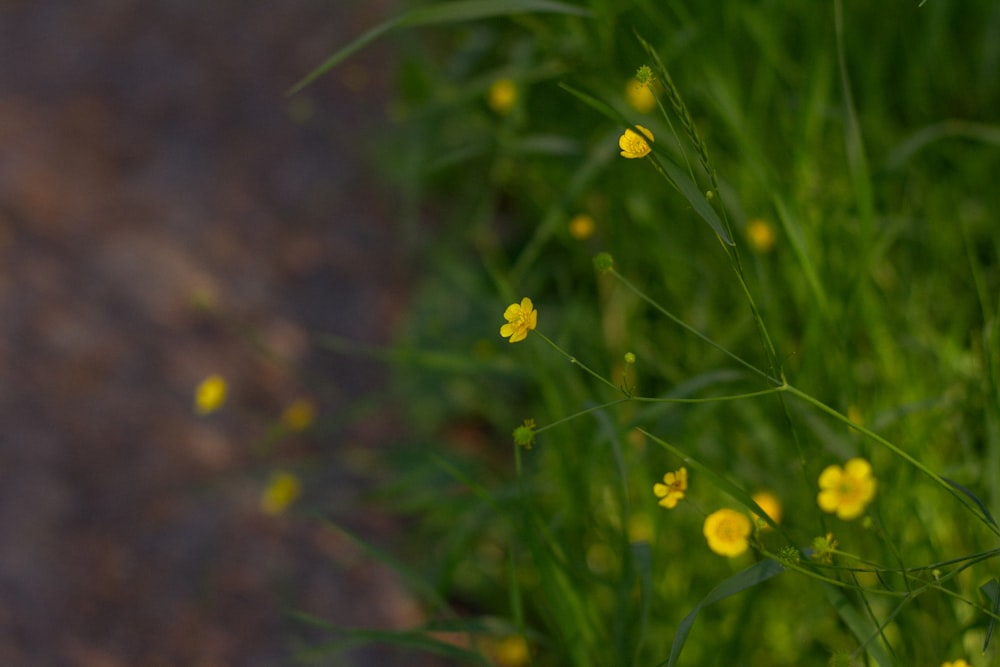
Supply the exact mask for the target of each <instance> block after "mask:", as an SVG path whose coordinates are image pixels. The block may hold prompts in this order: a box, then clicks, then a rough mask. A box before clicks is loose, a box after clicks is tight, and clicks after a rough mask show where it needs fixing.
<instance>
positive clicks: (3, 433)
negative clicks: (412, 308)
mask: <svg viewBox="0 0 1000 667" xmlns="http://www.w3.org/2000/svg"><path fill="white" fill-rule="evenodd" d="M388 5H389V3H387V2H382V1H377V2H372V1H370V0H364V1H353V0H338V1H337V2H332V3H331V2H320V1H311V0H292V1H283V2H262V3H247V2H239V1H235V0H222V1H221V2H211V3H198V2H185V1H183V0H152V1H150V2H143V3H136V2H127V1H124V0H97V1H95V2H87V3H80V2H75V1H72V0H51V1H49V2H44V3H36V2H19V1H17V0H12V1H9V2H4V3H3V5H2V7H0V58H2V61H3V63H4V65H3V67H2V68H0V423H2V429H0V664H3V665H20V666H26V667H31V666H34V665H56V664H61V665H80V666H87V667H90V666H95V667H97V666H100V667H114V666H117V665H191V666H207V665H277V664H287V663H288V662H290V660H289V658H288V655H289V650H290V647H291V646H293V645H294V643H295V637H296V633H298V632H301V624H295V623H294V622H293V621H291V620H290V619H289V616H288V613H287V612H289V611H290V610H292V609H298V610H302V611H305V612H307V613H311V614H316V615H319V616H322V617H323V618H325V619H327V620H330V621H333V622H345V623H347V622H349V623H350V624H352V625H368V626H375V627H396V626H400V625H407V624H410V623H412V622H413V621H414V614H415V613H416V612H415V610H414V609H413V608H412V606H411V605H410V604H409V602H408V600H407V599H406V597H405V596H404V595H403V594H402V593H400V590H399V587H398V586H397V585H396V583H395V582H394V580H393V578H392V577H391V576H390V575H389V574H387V573H386V572H385V571H383V570H381V569H380V568H378V567H377V566H375V565H373V564H372V563H371V560H370V559H367V558H365V557H364V555H363V554H362V553H361V552H360V551H359V550H358V548H357V547H355V546H353V545H352V544H351V543H350V542H349V541H347V540H346V539H345V538H343V537H342V536H341V535H340V534H339V533H335V532H334V531H331V530H329V529H326V528H324V527H323V525H322V523H321V522H319V521H316V520H315V517H313V518H312V519H307V518H305V517H303V516H301V515H296V514H295V513H286V514H282V515H278V516H267V515H266V514H264V513H262V512H261V509H260V503H259V501H260V497H261V494H262V489H263V488H264V487H265V486H266V484H267V480H268V476H269V475H270V474H271V473H272V472H273V471H274V470H275V469H278V468H282V469H291V470H293V471H295V473H296V474H297V475H299V476H300V477H301V479H302V484H303V489H304V497H303V499H302V506H307V507H310V508H313V509H315V510H317V511H318V512H319V513H320V514H322V515H326V516H329V515H340V516H341V517H342V518H343V519H344V521H345V523H347V524H352V523H353V524H354V525H355V526H356V527H357V528H359V529H361V531H362V532H363V533H364V534H366V535H378V534H387V533H390V532H391V530H392V528H393V526H392V524H391V522H390V521H388V520H387V519H385V518H384V517H380V516H378V515H375V514H372V513H371V512H368V513H366V514H365V515H363V516H362V515H360V513H357V512H356V511H355V509H354V508H356V507H357V502H358V499H359V498H360V497H361V496H362V494H364V493H366V492H367V489H368V486H367V485H368V484H370V483H371V482H370V480H371V479H372V476H373V475H375V474H377V470H378V468H377V461H378V457H379V451H380V447H382V446H383V444H384V443H386V442H387V441H388V440H389V439H390V438H391V437H392V435H393V431H392V429H393V428H394V427H393V426H392V424H393V420H392V419H390V418H388V415H387V414H386V413H385V410H386V409H387V408H384V407H383V408H380V411H378V412H377V413H376V412H374V411H368V412H363V411H359V410H357V405H358V403H359V401H361V400H362V399H363V398H364V397H365V396H367V395H369V394H371V392H373V391H376V390H378V388H379V387H380V386H381V385H382V383H383V382H384V369H383V368H382V367H381V366H380V365H379V364H377V363H374V362H367V361H365V360H363V359H359V358H356V357H350V358H349V357H345V356H343V355H338V354H335V353H331V352H329V351H324V350H322V349H319V348H318V347H317V345H316V344H315V338H314V336H315V335H316V334H318V333H324V332H325V333H330V334H334V335H336V336H340V337H343V338H345V339H348V340H357V341H364V342H365V343H373V344H378V343H384V342H387V341H388V340H389V338H390V331H391V328H392V325H393V322H394V318H395V317H396V316H397V314H398V313H399V311H400V306H401V304H402V302H403V300H404V299H405V295H406V293H405V284H406V278H407V273H408V271H407V261H406V248H404V247H402V243H401V242H398V241H397V240H396V239H397V236H398V235H396V234H394V231H393V228H392V225H391V223H390V222H389V221H390V219H391V216H392V207H393V193H392V192H387V191H385V190H384V189H380V187H379V186H377V185H376V184H375V183H376V181H377V179H376V178H375V174H374V171H375V168H374V167H373V166H372V165H371V164H370V163H368V162H366V155H369V154H370V148H371V143H372V142H371V140H370V139H369V137H370V133H371V132H372V130H373V128H376V127H379V126H380V125H384V124H385V121H386V108H387V105H386V101H387V99H388V97H389V87H390V82H389V79H390V76H391V54H390V53H389V52H388V51H387V46H388V45H386V44H381V45H376V46H374V47H373V48H370V49H367V50H366V51H364V52H363V53H361V54H359V55H358V56H357V57H356V58H354V59H352V61H351V63H350V65H349V66H345V67H343V68H340V69H338V70H337V72H335V73H334V74H333V75H330V76H327V77H324V78H323V79H321V80H320V81H319V82H318V83H316V84H315V85H313V86H312V87H310V88H309V89H308V90H307V91H306V92H305V93H303V94H301V95H299V96H297V97H296V98H294V99H291V100H289V99H286V98H285V96H284V92H285V91H286V90H287V89H288V88H289V87H290V86H291V85H292V84H293V83H294V82H295V81H297V80H298V79H299V78H300V77H301V76H303V75H304V74H306V73H307V72H308V71H310V70H311V69H312V68H313V67H315V66H316V65H317V64H319V63H320V62H321V61H322V60H323V59H324V58H325V57H326V56H327V55H329V54H330V53H331V52H332V51H334V50H335V49H336V48H337V47H339V46H341V45H343V44H344V43H345V42H346V41H348V39H349V38H350V37H352V36H355V35H357V34H358V33H360V32H361V31H362V30H363V29H365V28H367V27H370V26H372V25H374V24H376V23H377V22H378V21H380V20H382V19H384V18H385V17H386V16H387V15H388V14H389V12H390V11H391V7H390V6H388ZM303 369H308V374H305V373H304V371H303ZM213 373H217V374H219V375H221V376H223V377H224V378H225V379H226V380H227V382H228V386H229V397H228V400H227V402H226V404H225V406H224V407H223V409H222V410H221V411H219V412H217V413H215V414H212V415H208V416H206V417H199V416H197V415H196V414H195V413H194V411H193V409H192V396H193V391H194V387H195V386H196V385H197V384H198V383H199V382H200V381H201V380H202V379H203V378H205V377H206V376H208V375H210V374H213ZM300 399H301V400H308V401H310V402H311V403H312V404H314V405H315V406H316V407H317V413H318V420H317V422H316V424H315V427H314V428H313V429H311V430H310V431H307V432H306V433H305V434H286V435H285V436H281V437H275V433H276V431H275V429H274V424H275V423H276V422H277V419H278V417H279V415H280V414H281V412H282V410H283V409H284V408H285V407H286V406H288V405H289V404H291V403H292V402H294V401H296V400H300ZM331 460H332V461H333V462H334V464H332V465H331V464H329V463H328V464H326V465H321V464H320V463H321V462H322V461H326V462H329V461H331ZM366 480H367V481H366ZM365 655H368V658H365V657H364V656H365ZM375 655H376V654H374V653H373V654H358V656H360V657H357V658H356V659H358V660H367V659H369V658H371V657H372V656H375ZM377 655H378V659H379V660H381V661H383V662H382V664H394V663H393V662H392V656H391V654H387V653H384V652H382V653H379V654H377Z"/></svg>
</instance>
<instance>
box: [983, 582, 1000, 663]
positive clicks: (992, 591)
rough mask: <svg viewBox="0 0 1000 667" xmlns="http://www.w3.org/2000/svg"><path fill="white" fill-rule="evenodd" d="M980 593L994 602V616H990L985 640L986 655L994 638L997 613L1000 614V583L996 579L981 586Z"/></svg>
mask: <svg viewBox="0 0 1000 667" xmlns="http://www.w3.org/2000/svg"><path fill="white" fill-rule="evenodd" d="M979 591H980V592H981V593H982V594H983V595H985V596H986V597H987V598H989V599H990V601H992V602H993V606H992V607H991V611H992V612H993V616H990V624H989V626H988V627H987V628H986V639H984V640H983V653H986V649H988V648H989V647H990V639H992V638H993V629H994V628H996V625H997V618H996V616H997V613H998V612H1000V582H998V581H997V580H996V578H995V577H994V578H993V579H990V580H989V581H987V582H986V583H985V584H983V585H982V586H980V587H979Z"/></svg>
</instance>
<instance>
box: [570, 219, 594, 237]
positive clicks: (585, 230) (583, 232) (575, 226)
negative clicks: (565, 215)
mask: <svg viewBox="0 0 1000 667" xmlns="http://www.w3.org/2000/svg"><path fill="white" fill-rule="evenodd" d="M595 229H597V225H596V224H595V223H594V219H593V218H592V217H590V216H589V215H587V214H586V213H580V214H578V215H575V216H573V219H572V220H570V221H569V234H570V236H572V237H573V238H575V239H576V240H577V241H586V240H587V239H589V238H590V237H591V236H593V235H594V230H595Z"/></svg>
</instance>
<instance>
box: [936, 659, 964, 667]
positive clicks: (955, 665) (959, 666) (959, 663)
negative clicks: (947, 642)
mask: <svg viewBox="0 0 1000 667" xmlns="http://www.w3.org/2000/svg"><path fill="white" fill-rule="evenodd" d="M941 667H971V666H970V665H969V663H967V662H966V661H965V660H961V659H959V660H953V661H952V662H942V663H941Z"/></svg>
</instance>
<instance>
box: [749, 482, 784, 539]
mask: <svg viewBox="0 0 1000 667" xmlns="http://www.w3.org/2000/svg"><path fill="white" fill-rule="evenodd" d="M751 497H752V498H753V501H754V502H755V503H757V505H758V506H759V507H760V508H761V509H762V510H764V514H766V515H767V516H768V517H769V518H770V519H771V521H773V522H775V523H781V501H780V500H778V497H777V496H776V495H774V494H773V493H771V492H770V491H758V492H757V493H755V494H753V496H751ZM753 520H754V523H756V524H757V527H758V528H760V529H761V530H769V529H770V528H771V526H769V525H767V522H766V521H764V520H763V519H762V518H761V517H759V516H757V515H756V514H754V515H753Z"/></svg>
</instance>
